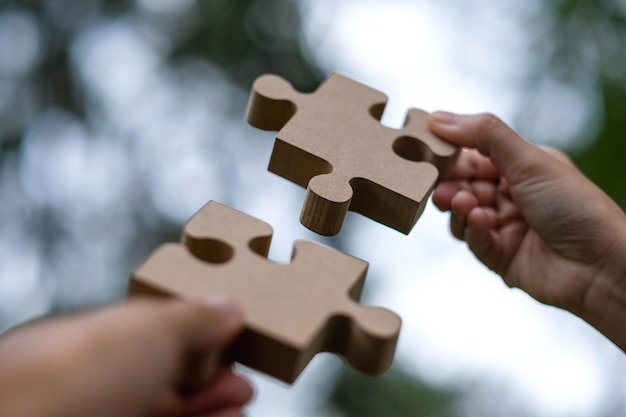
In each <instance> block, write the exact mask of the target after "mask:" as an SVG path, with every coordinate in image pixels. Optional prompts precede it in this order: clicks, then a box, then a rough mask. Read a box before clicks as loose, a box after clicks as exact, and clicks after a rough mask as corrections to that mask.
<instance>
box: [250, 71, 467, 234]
mask: <svg viewBox="0 0 626 417" xmlns="http://www.w3.org/2000/svg"><path fill="white" fill-rule="evenodd" d="M386 102H387V98H386V96H385V95H384V94H382V93H381V92H379V91H377V90H374V89H372V88H370V87H367V86H365V85H363V84H360V83H358V82H356V81H353V80H351V79H349V78H347V77H344V76H342V75H339V74H336V73H335V74H331V76H330V77H329V78H328V79H327V80H326V81H324V82H323V83H322V84H321V85H320V86H319V88H318V89H317V90H316V91H315V92H313V93H310V94H303V93H300V92H297V91H295V90H294V89H293V88H292V86H291V84H289V83H288V82H287V81H285V80H284V79H282V78H280V77H277V76H275V75H264V76H261V77H259V78H258V79H257V80H256V81H255V83H254V85H253V87H252V91H251V95H250V100H249V103H248V110H247V120H248V122H249V123H250V124H251V125H253V126H255V127H258V128H260V129H265V130H277V131H278V133H277V135H276V141H275V143H274V148H273V151H272V156H271V158H270V162H269V170H270V171H272V172H274V173H276V174H278V175H280V176H282V177H284V178H287V179H288V180H290V181H293V182H295V183H296V184H298V185H300V186H302V187H305V188H307V193H306V197H305V202H304V205H303V208H302V212H301V215H300V221H301V222H302V224H303V225H304V226H306V227H307V228H309V229H311V230H313V231H314V232H316V233H319V234H322V235H334V234H336V233H338V232H339V230H340V229H341V226H342V224H343V221H344V218H345V215H346V213H347V211H348V210H350V211H354V212H358V213H361V214H363V215H365V216H367V217H369V218H371V219H373V220H376V221H378V222H380V223H383V224H386V225H387V226H389V227H392V228H394V229H396V230H398V231H400V232H403V233H405V234H408V233H409V232H410V231H411V229H412V228H413V226H414V225H415V223H416V221H417V219H418V218H419V216H420V215H421V213H422V211H423V210H424V206H425V204H426V201H427V199H428V196H429V195H430V193H431V191H432V189H433V187H434V185H435V182H436V181H437V178H438V177H439V175H440V173H444V172H445V171H446V170H447V169H448V168H449V167H450V166H451V164H452V163H453V162H454V159H455V158H456V157H457V155H458V153H459V149H458V148H457V147H456V146H454V145H452V144H450V143H448V142H445V141H444V140H442V139H440V138H438V137H437V136H435V135H434V134H432V133H431V132H430V131H429V130H428V127H427V124H426V117H427V116H428V114H427V113H426V112H423V111H421V110H417V109H412V110H410V111H409V113H408V115H407V118H406V121H405V125H404V127H403V128H402V129H392V128H389V127H386V126H383V125H382V124H381V123H380V118H381V116H382V113H383V110H384V108H385V105H386Z"/></svg>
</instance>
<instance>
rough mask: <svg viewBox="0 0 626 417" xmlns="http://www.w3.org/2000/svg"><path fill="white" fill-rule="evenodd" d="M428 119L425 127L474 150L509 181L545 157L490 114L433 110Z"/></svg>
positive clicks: (518, 178) (525, 174)
mask: <svg viewBox="0 0 626 417" xmlns="http://www.w3.org/2000/svg"><path fill="white" fill-rule="evenodd" d="M428 121H429V128H430V129H431V130H432V131H433V132H434V133H435V134H437V135H439V136H441V137H442V138H443V139H445V140H448V141H450V142H452V143H454V144H457V145H460V146H464V147H468V148H475V149H478V150H479V151H480V153H481V154H483V155H485V156H487V157H488V158H489V159H490V160H491V162H492V163H493V165H494V166H495V167H496V168H497V169H498V170H499V171H500V172H501V173H502V175H503V176H504V177H505V178H507V179H508V180H509V181H510V182H512V183H515V182H517V181H518V180H521V178H522V177H524V176H527V174H528V172H527V170H528V168H529V166H537V164H538V163H540V162H541V161H544V160H545V158H546V157H547V156H548V154H547V153H546V152H544V151H543V150H541V149H540V148H538V147H537V146H535V145H532V144H531V143H530V142H527V141H526V140H525V139H523V138H522V137H521V136H519V135H518V134H517V133H515V131H513V130H512V129H511V128H510V127H509V126H507V125H506V124H505V123H504V122H502V121H501V120H500V119H499V118H497V117H496V116H493V115H490V114H481V115H472V116H467V115H456V114H452V113H446V112H435V113H432V114H431V115H430V117H429V119H428ZM551 159H552V158H551Z"/></svg>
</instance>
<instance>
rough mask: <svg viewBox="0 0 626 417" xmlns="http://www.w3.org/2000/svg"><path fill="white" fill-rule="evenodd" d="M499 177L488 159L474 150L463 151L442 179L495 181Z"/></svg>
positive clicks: (498, 173)
mask: <svg viewBox="0 0 626 417" xmlns="http://www.w3.org/2000/svg"><path fill="white" fill-rule="evenodd" d="M499 177H500V172H499V171H498V169H497V168H496V167H495V166H494V165H493V164H492V163H491V161H490V160H489V158H487V157H485V156H484V155H481V154H480V152H478V151H477V150H476V149H463V151H462V152H461V154H460V155H459V157H458V159H457V160H456V162H455V163H454V165H453V166H452V168H451V169H450V170H449V171H448V173H447V175H446V176H445V178H444V179H445V180H455V179H465V180H470V179H482V180H490V181H497V180H498V178H499Z"/></svg>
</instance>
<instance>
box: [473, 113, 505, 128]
mask: <svg viewBox="0 0 626 417" xmlns="http://www.w3.org/2000/svg"><path fill="white" fill-rule="evenodd" d="M503 124H504V122H503V121H502V120H501V119H500V118H499V117H498V116H496V115H494V114H491V113H483V114H479V115H478V116H477V117H476V130H477V131H478V132H493V131H496V130H500V129H501V128H502V125H503Z"/></svg>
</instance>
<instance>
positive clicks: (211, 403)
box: [186, 367, 254, 415]
mask: <svg viewBox="0 0 626 417" xmlns="http://www.w3.org/2000/svg"><path fill="white" fill-rule="evenodd" d="M253 395H254V390H253V389H252V385H251V384H250V382H249V381H248V380H247V379H246V378H244V377H243V376H241V375H238V374H235V373H233V371H232V370H231V369H230V367H224V368H222V369H221V370H220V372H219V373H218V375H217V376H216V378H215V381H214V382H213V383H212V384H211V385H210V386H209V387H207V388H206V389H204V390H203V391H201V392H198V393H196V394H194V395H193V396H191V397H189V398H188V399H187V406H186V412H187V414H193V415H195V414H198V413H203V412H206V411H209V410H214V409H218V408H228V407H238V408H240V407H243V406H244V405H245V404H247V403H248V402H249V401H250V400H251V399H252V396H253Z"/></svg>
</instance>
